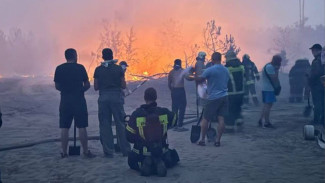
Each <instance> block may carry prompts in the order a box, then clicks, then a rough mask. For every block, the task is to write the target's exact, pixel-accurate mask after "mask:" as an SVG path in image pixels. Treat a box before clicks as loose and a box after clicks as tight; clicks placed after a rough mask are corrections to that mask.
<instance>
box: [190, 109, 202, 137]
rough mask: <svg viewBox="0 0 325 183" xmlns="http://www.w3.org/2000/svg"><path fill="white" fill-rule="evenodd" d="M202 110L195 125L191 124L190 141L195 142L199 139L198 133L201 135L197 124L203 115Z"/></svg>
mask: <svg viewBox="0 0 325 183" xmlns="http://www.w3.org/2000/svg"><path fill="white" fill-rule="evenodd" d="M203 111H204V110H202V112H201V115H200V118H199V119H198V122H197V124H196V125H192V129H191V138H190V139H191V142H192V143H196V142H197V141H198V140H199V139H200V135H201V126H200V125H199V124H200V122H201V119H202V116H203Z"/></svg>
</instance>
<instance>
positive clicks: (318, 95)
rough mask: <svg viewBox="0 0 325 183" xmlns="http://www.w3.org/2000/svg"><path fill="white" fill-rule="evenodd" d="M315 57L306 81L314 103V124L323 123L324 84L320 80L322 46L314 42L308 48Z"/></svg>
mask: <svg viewBox="0 0 325 183" xmlns="http://www.w3.org/2000/svg"><path fill="white" fill-rule="evenodd" d="M310 50H311V52H312V54H313V56H314V57H315V58H314V60H313V61H312V64H311V70H310V74H309V76H308V83H309V86H310V89H311V95H312V98H313V104H314V120H313V123H314V124H324V86H323V84H322V82H321V76H323V75H324V64H323V63H322V60H321V55H322V54H321V53H322V46H321V45H320V44H314V45H313V46H312V47H311V48H310Z"/></svg>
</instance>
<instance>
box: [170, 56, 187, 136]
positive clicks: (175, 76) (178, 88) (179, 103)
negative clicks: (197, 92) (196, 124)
mask: <svg viewBox="0 0 325 183" xmlns="http://www.w3.org/2000/svg"><path fill="white" fill-rule="evenodd" d="M184 78H185V79H187V80H190V78H189V77H188V74H186V73H184V69H183V68H182V61H181V60H180V59H176V60H175V61H174V68H173V70H171V71H170V72H169V74H168V88H169V90H170V91H171V98H172V111H173V112H174V113H175V114H177V115H178V124H177V126H176V127H175V128H174V129H175V131H178V132H183V131H187V130H188V129H186V128H184V127H183V121H184V115H185V109H186V93H185V88H184Z"/></svg>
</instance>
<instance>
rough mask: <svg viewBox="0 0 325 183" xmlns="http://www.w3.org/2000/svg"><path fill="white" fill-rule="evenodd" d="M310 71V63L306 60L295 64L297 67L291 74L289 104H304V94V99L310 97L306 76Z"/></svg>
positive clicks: (292, 69) (293, 68)
mask: <svg viewBox="0 0 325 183" xmlns="http://www.w3.org/2000/svg"><path fill="white" fill-rule="evenodd" d="M309 71H310V64H309V61H308V60H306V59H299V60H297V61H296V62H295V65H294V66H293V67H292V68H291V69H290V72H289V85H290V97H289V102H290V103H294V102H298V103H300V102H302V99H303V94H304V95H305V97H304V98H306V99H308V97H309V91H310V90H309V87H308V83H307V78H306V74H307V73H308V72H309Z"/></svg>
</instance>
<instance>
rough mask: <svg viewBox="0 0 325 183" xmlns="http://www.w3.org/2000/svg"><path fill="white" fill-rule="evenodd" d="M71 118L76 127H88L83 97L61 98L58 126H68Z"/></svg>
mask: <svg viewBox="0 0 325 183" xmlns="http://www.w3.org/2000/svg"><path fill="white" fill-rule="evenodd" d="M73 119H74V122H75V124H76V127H77V128H86V127H88V111H87V103H86V99H85V97H79V98H72V99H66V98H61V102H60V128H70V127H71V124H72V120H73Z"/></svg>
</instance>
